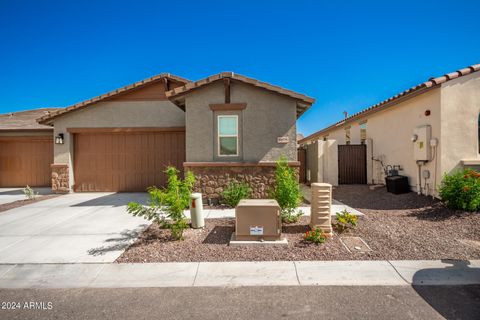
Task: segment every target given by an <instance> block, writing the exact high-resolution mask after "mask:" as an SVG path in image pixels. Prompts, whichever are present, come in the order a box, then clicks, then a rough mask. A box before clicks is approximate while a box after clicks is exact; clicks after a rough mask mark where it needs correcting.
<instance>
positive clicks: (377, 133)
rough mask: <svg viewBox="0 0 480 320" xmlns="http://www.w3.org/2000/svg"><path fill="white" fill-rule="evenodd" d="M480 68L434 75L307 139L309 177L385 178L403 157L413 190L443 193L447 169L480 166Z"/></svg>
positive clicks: (340, 180)
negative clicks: (440, 186) (386, 170)
mask: <svg viewBox="0 0 480 320" xmlns="http://www.w3.org/2000/svg"><path fill="white" fill-rule="evenodd" d="M479 70H480V65H473V66H470V67H467V68H464V69H461V70H458V71H455V72H452V73H449V74H446V75H444V76H441V77H438V78H432V79H429V80H428V81H426V82H424V83H421V84H419V85H417V86H415V87H413V88H411V89H408V90H406V91H404V92H402V93H399V94H397V95H396V96H394V97H391V98H389V99H387V100H385V101H383V102H380V103H378V104H376V105H374V106H372V107H370V108H368V109H365V110H363V111H361V112H359V113H357V114H354V115H352V116H350V117H348V118H346V119H344V120H342V121H340V122H337V123H335V124H333V125H332V126H329V127H327V128H325V129H322V130H320V131H318V132H316V133H314V134H312V135H310V136H308V137H306V138H304V139H302V140H301V141H300V142H299V143H300V144H301V145H302V146H303V147H304V148H306V150H307V161H306V162H307V170H306V175H307V180H308V181H309V182H317V181H318V182H329V183H332V184H334V185H337V184H342V183H373V184H383V183H384V181H385V180H384V179H385V169H387V166H395V165H396V166H400V169H401V170H400V174H401V175H405V176H408V177H409V183H410V185H411V187H412V189H413V190H415V191H417V192H418V191H421V192H422V193H423V194H429V195H432V194H435V195H437V194H438V193H437V187H438V185H439V183H440V181H441V179H442V176H443V174H444V173H451V172H453V171H455V170H457V169H460V168H462V167H477V168H478V167H479V166H480V154H479V148H480V145H479V139H480V128H479V121H480V118H479V115H480V72H478V71H479ZM388 169H390V167H388Z"/></svg>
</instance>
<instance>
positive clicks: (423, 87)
mask: <svg viewBox="0 0 480 320" xmlns="http://www.w3.org/2000/svg"><path fill="white" fill-rule="evenodd" d="M479 70H480V64H474V65H471V66H468V67H466V68H463V69H460V70H457V71H454V72H451V73H448V74H445V75H443V76H440V77H436V78H430V79H428V81H425V82H422V83H420V84H418V85H416V86H414V87H412V88H410V89H407V90H405V91H403V92H400V93H399V94H396V95H394V96H393V97H390V98H388V99H386V100H384V101H381V102H379V103H377V104H375V105H373V106H370V107H368V108H366V109H364V110H362V111H360V112H358V113H355V114H353V115H351V116H350V117H348V118H345V119H343V120H341V121H338V122H336V123H334V124H333V125H331V126H329V127H326V128H324V129H322V130H320V131H317V132H315V133H313V134H311V135H309V136H308V137H305V138H304V139H302V140H300V141H299V143H306V142H309V141H311V140H316V139H318V138H320V137H321V136H322V135H323V134H325V133H327V132H329V131H330V130H332V129H334V128H336V127H338V126H341V125H344V124H346V123H349V122H352V121H355V120H357V119H359V118H361V117H363V116H366V115H368V114H371V113H374V112H377V111H380V110H383V109H385V108H388V107H390V106H392V105H395V104H396V103H399V102H401V101H404V100H405V99H408V98H410V97H413V96H416V95H418V94H421V93H423V92H425V91H428V90H430V89H432V88H435V87H438V86H439V85H441V84H442V83H445V82H447V81H450V80H453V79H456V78H459V77H463V76H465V75H468V74H472V73H474V72H477V71H479Z"/></svg>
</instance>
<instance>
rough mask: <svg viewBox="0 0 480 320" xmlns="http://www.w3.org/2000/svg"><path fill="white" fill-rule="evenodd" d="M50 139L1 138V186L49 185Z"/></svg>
mask: <svg viewBox="0 0 480 320" xmlns="http://www.w3.org/2000/svg"><path fill="white" fill-rule="evenodd" d="M51 163H53V138H52V137H47V136H45V137H27V136H25V137H1V138H0V187H24V186H26V185H29V186H32V187H47V186H50V185H51V170H50V164H51Z"/></svg>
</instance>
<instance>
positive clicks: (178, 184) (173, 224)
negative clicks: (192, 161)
mask: <svg viewBox="0 0 480 320" xmlns="http://www.w3.org/2000/svg"><path fill="white" fill-rule="evenodd" d="M165 172H166V174H167V177H168V182H167V187H166V188H161V189H159V188H157V187H151V188H149V189H148V193H149V195H150V200H149V203H148V206H143V205H142V204H140V203H137V202H130V203H129V204H128V207H127V211H128V212H129V213H131V214H132V215H134V216H139V217H143V218H145V219H147V220H149V221H154V222H157V223H158V224H159V225H160V226H162V227H163V228H167V229H170V232H171V235H172V239H173V240H183V230H184V229H186V228H187V227H188V223H187V219H186V217H185V214H184V213H183V210H185V209H186V208H188V206H189V204H190V194H191V193H192V189H193V185H194V184H195V176H194V175H193V173H192V172H191V171H188V172H186V175H185V179H184V180H183V181H182V180H181V179H179V178H178V170H177V169H176V168H175V167H168V168H167V170H166V171H165Z"/></svg>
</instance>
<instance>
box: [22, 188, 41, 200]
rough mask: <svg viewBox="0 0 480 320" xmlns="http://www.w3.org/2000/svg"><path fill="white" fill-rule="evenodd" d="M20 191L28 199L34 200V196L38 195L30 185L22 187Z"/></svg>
mask: <svg viewBox="0 0 480 320" xmlns="http://www.w3.org/2000/svg"><path fill="white" fill-rule="evenodd" d="M22 191H23V194H24V195H25V197H27V199H28V200H35V198H36V197H37V196H38V193H35V190H33V189H32V188H31V187H30V186H26V187H25V188H23V189H22Z"/></svg>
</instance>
